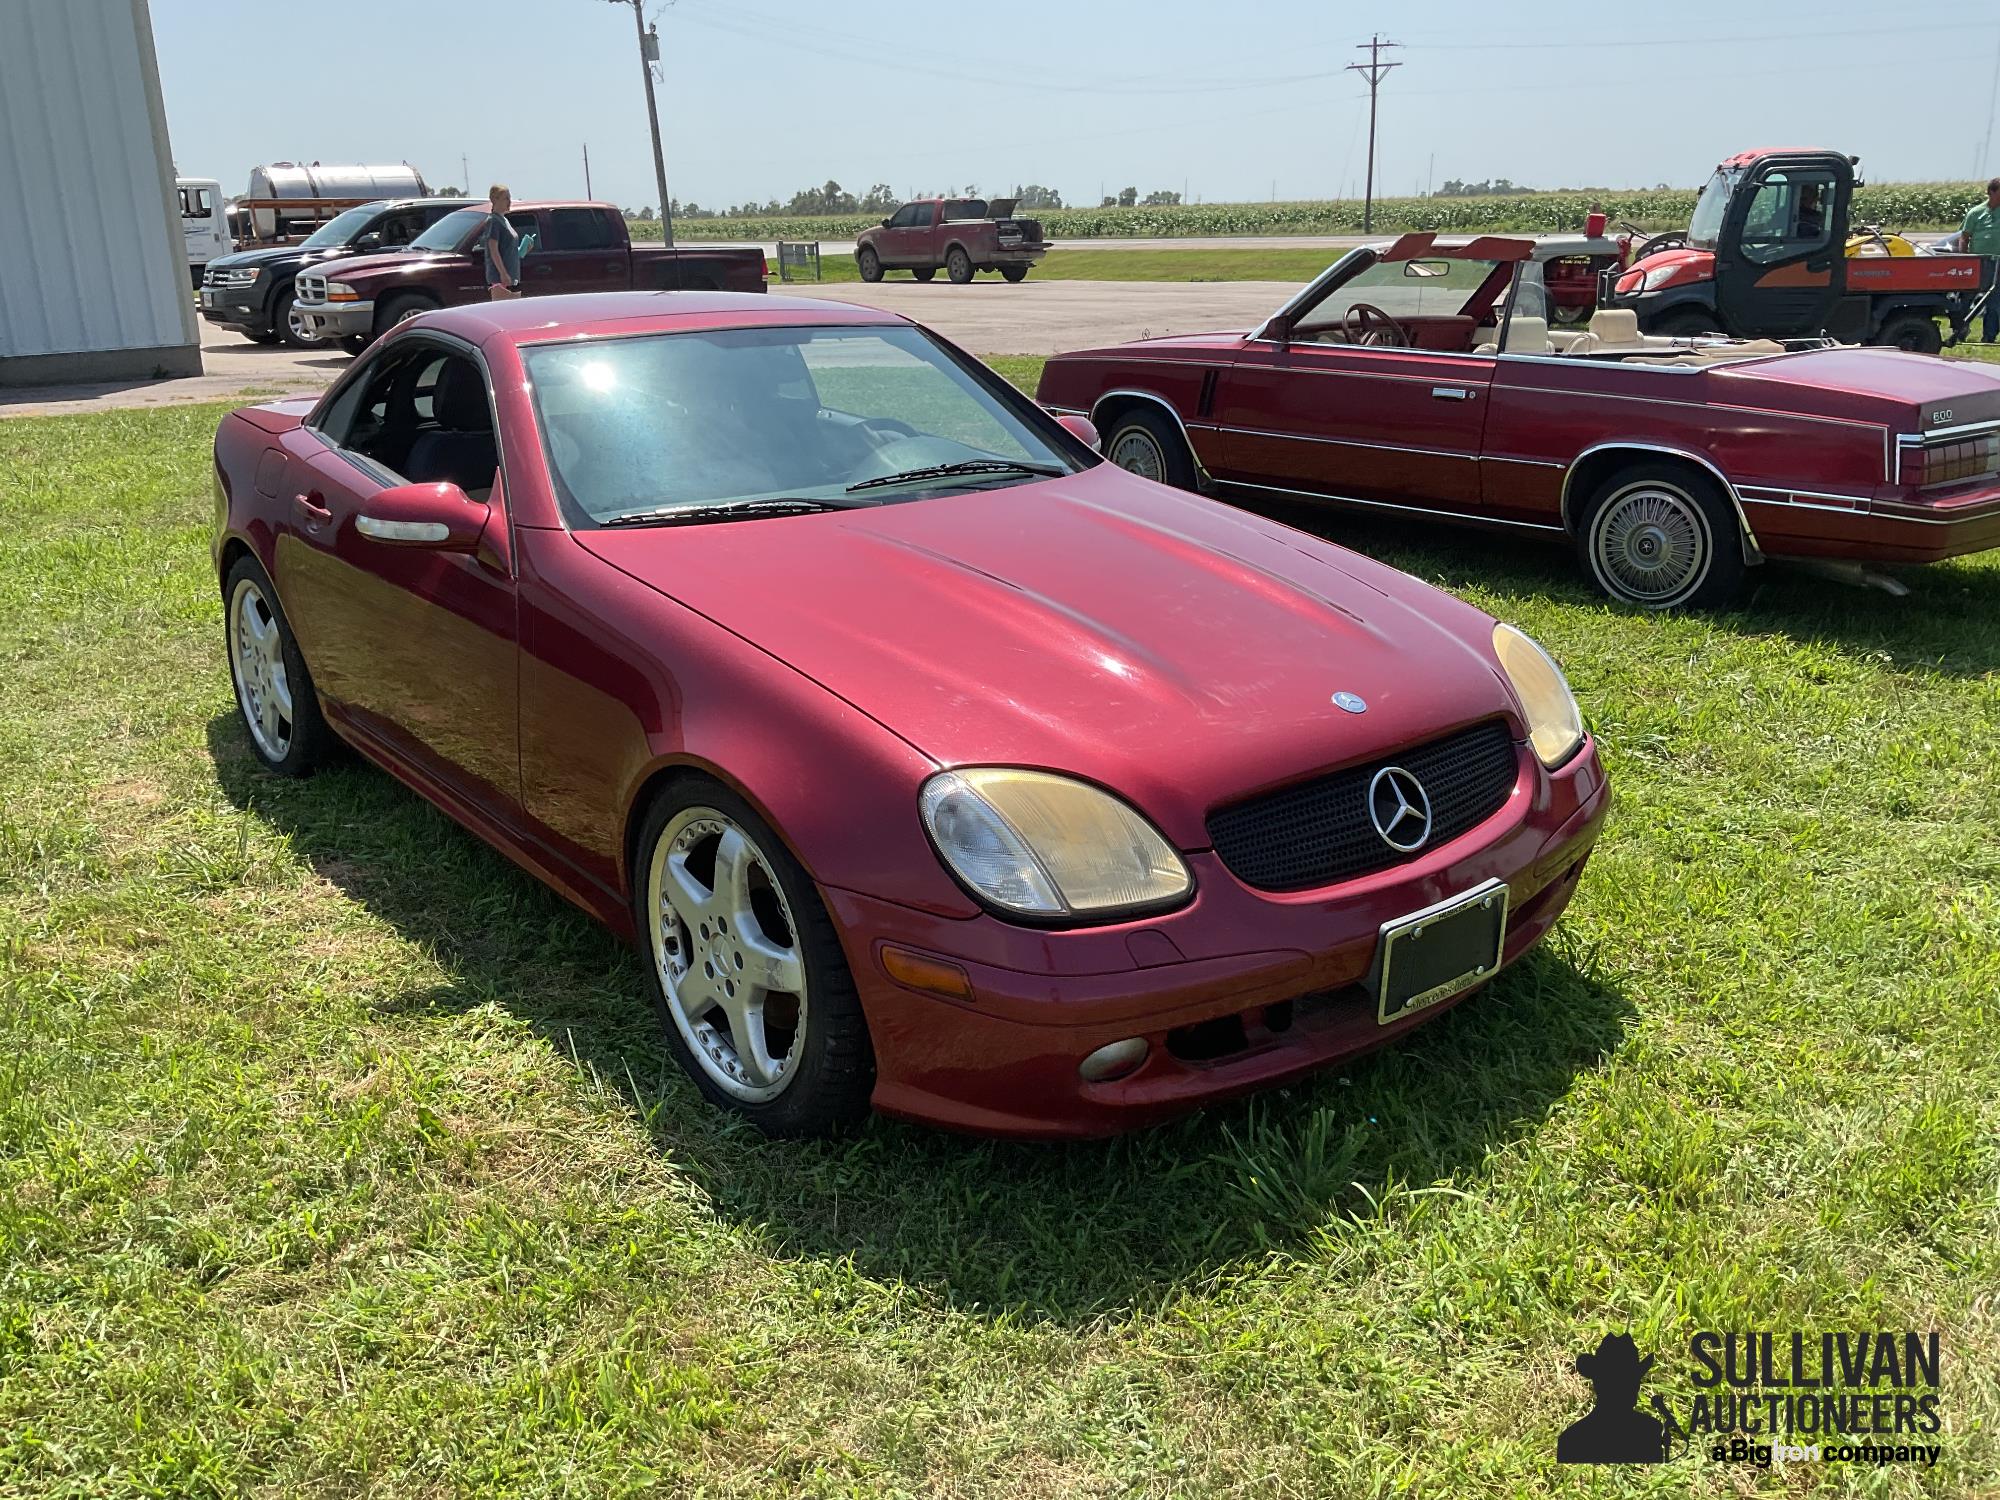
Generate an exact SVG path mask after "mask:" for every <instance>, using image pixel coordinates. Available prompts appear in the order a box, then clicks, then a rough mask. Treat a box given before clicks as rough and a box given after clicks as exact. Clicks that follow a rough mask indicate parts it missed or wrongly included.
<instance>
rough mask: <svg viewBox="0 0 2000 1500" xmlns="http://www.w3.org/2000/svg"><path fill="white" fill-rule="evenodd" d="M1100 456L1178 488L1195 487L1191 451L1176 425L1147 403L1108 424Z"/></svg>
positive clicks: (1127, 470) (1189, 488) (1130, 470)
mask: <svg viewBox="0 0 2000 1500" xmlns="http://www.w3.org/2000/svg"><path fill="white" fill-rule="evenodd" d="M1104 456H1105V457H1106V458H1108V459H1110V460H1111V461H1112V462H1113V463H1114V464H1116V465H1118V467H1119V468H1121V469H1124V470H1125V471H1126V472H1128V473H1132V474H1137V475H1138V476H1139V477H1140V478H1142V479H1150V480H1153V481H1154V482H1155V483H1157V484H1170V485H1172V486H1173V487H1174V488H1175V489H1178V490H1192V489H1196V488H1198V483H1197V475H1196V472H1195V466H1194V455H1193V454H1192V453H1190V452H1189V451H1188V445H1187V440H1186V439H1185V438H1183V437H1182V436H1181V433H1180V429H1179V428H1178V427H1176V426H1175V425H1174V424H1173V423H1172V422H1171V421H1169V420H1168V419H1167V418H1166V416H1165V415H1163V414H1162V413H1160V412H1158V411H1155V410H1154V409H1152V408H1151V407H1146V406H1139V407H1134V408H1133V409H1132V410H1130V411H1128V412H1126V413H1125V414H1124V415H1123V416H1121V417H1119V418H1118V419H1117V420H1116V421H1114V422H1113V423H1112V424H1111V435H1110V436H1109V437H1107V438H1106V439H1105V440H1104Z"/></svg>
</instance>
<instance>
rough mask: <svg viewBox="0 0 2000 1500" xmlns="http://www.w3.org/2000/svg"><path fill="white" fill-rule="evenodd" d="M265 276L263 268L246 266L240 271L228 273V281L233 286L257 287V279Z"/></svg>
mask: <svg viewBox="0 0 2000 1500" xmlns="http://www.w3.org/2000/svg"><path fill="white" fill-rule="evenodd" d="M263 274H264V268H263V267H262V266H245V267H243V268H242V269H240V270H234V271H230V272H228V273H227V280H228V282H229V285H231V286H255V285H256V284H257V278H258V277H259V276H262V275H263Z"/></svg>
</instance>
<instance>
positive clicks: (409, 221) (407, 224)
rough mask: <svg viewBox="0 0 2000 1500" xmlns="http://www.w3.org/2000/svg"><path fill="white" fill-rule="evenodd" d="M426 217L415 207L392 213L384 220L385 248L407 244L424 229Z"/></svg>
mask: <svg viewBox="0 0 2000 1500" xmlns="http://www.w3.org/2000/svg"><path fill="white" fill-rule="evenodd" d="M424 227H425V225H424V217H423V215H422V214H420V213H418V212H417V211H416V210H415V209H406V210H404V211H403V212H402V213H395V214H390V215H389V216H388V217H387V218H385V219H384V220H383V221H382V226H381V228H382V245H383V248H384V249H388V248H391V247H395V246H402V245H407V244H409V243H410V241H411V240H413V239H415V238H416V237H417V236H418V235H420V234H422V233H423V231H424Z"/></svg>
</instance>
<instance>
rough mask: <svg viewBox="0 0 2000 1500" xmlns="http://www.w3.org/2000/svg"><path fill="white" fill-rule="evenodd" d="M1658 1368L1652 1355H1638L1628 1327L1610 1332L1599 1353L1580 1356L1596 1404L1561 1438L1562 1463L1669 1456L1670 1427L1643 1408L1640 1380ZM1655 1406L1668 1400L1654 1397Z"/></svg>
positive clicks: (1649, 1459) (1637, 1461) (1661, 1459)
mask: <svg viewBox="0 0 2000 1500" xmlns="http://www.w3.org/2000/svg"><path fill="white" fill-rule="evenodd" d="M1652 1368H1653V1356H1652V1355H1650V1354H1649V1355H1647V1356H1646V1357H1645V1358H1644V1359H1641V1358H1640V1357H1639V1348H1638V1346H1637V1345H1636V1344H1634V1343H1633V1342H1632V1335H1631V1334H1629V1333H1607V1334H1606V1335H1605V1336H1604V1338H1603V1340H1602V1341H1601V1342H1600V1343H1599V1344H1598V1346H1597V1351H1596V1353H1594V1354H1593V1353H1584V1354H1579V1355H1578V1356H1577V1357H1576V1373H1577V1374H1579V1375H1581V1376H1582V1377H1583V1378H1584V1379H1585V1380H1587V1381H1589V1382H1590V1386H1591V1389H1592V1390H1593V1391H1594V1392H1595V1393H1596V1395H1597V1401H1596V1404H1595V1405H1594V1406H1592V1407H1591V1409H1590V1410H1589V1411H1587V1412H1585V1413H1584V1414H1583V1416H1581V1417H1579V1418H1578V1419H1577V1420H1576V1421H1574V1422H1572V1423H1570V1425H1569V1426H1567V1427H1565V1428H1564V1429H1563V1431H1562V1436H1560V1437H1558V1438H1557V1439H1556V1462H1557V1463H1562V1464H1657V1463H1664V1462H1665V1461H1666V1460H1667V1458H1668V1457H1669V1456H1670V1455H1669V1453H1668V1448H1667V1444H1668V1442H1669V1440H1670V1439H1669V1436H1668V1434H1669V1431H1670V1428H1669V1426H1668V1424H1667V1422H1665V1421H1662V1420H1661V1418H1660V1417H1651V1416H1648V1415H1646V1413H1644V1412H1642V1411H1640V1410H1638V1409H1637V1408H1638V1401H1639V1383H1640V1382H1641V1381H1642V1380H1644V1379H1645V1378H1646V1372H1647V1371H1648V1370H1650V1369H1652ZM1654 1404H1655V1406H1659V1407H1663V1406H1664V1403H1661V1402H1658V1401H1655V1403H1654Z"/></svg>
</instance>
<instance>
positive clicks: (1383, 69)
mask: <svg viewBox="0 0 2000 1500" xmlns="http://www.w3.org/2000/svg"><path fill="white" fill-rule="evenodd" d="M633 3H634V4H635V5H636V4H637V3H638V0H633ZM1401 45H1402V43H1401V42H1385V41H1383V40H1382V38H1381V37H1380V36H1379V35H1377V36H1372V37H1370V38H1369V39H1368V40H1367V41H1366V42H1363V43H1361V44H1360V45H1359V46H1357V47H1356V48H1355V49H1354V50H1355V51H1357V52H1359V51H1361V50H1363V49H1364V48H1365V49H1366V50H1367V53H1368V61H1367V62H1365V63H1349V64H1348V65H1347V71H1348V72H1350V73H1359V74H1360V75H1361V76H1362V77H1363V78H1365V79H1367V80H1368V196H1367V197H1366V198H1365V199H1364V200H1363V201H1362V205H1361V232H1362V233H1363V234H1373V233H1374V232H1375V91H1376V89H1377V88H1379V87H1380V86H1381V83H1382V80H1383V79H1384V78H1386V77H1388V75H1389V70H1390V69H1391V68H1400V67H1402V64H1401V63H1393V62H1383V61H1382V49H1383V48H1384V47H1400V46H1401Z"/></svg>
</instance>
